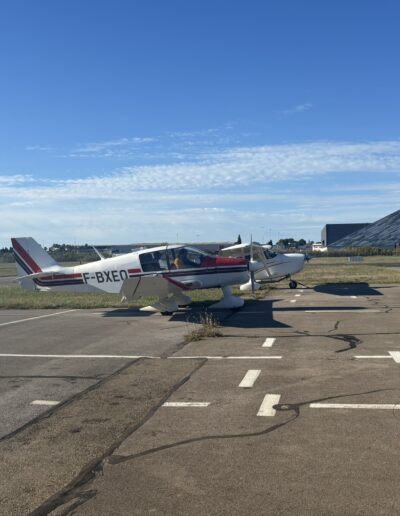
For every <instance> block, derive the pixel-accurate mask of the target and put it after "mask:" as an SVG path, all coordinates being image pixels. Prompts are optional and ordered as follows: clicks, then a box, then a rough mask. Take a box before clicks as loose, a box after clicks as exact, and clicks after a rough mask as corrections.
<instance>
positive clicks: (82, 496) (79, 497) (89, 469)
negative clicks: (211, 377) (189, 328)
mask: <svg viewBox="0 0 400 516" xmlns="http://www.w3.org/2000/svg"><path fill="white" fill-rule="evenodd" d="M140 360H142V359H139V360H138V361H137V362H139V361H140ZM206 362H207V360H206V359H204V360H202V361H201V362H200V363H199V364H198V365H197V366H195V367H194V368H193V370H192V371H191V372H190V373H189V374H187V375H186V376H185V377H184V378H182V379H181V380H180V381H179V382H177V383H176V384H175V385H173V386H172V388H171V389H170V390H169V391H168V392H167V393H166V395H165V396H164V397H163V398H162V399H161V401H160V402H159V403H157V404H156V405H155V406H154V407H152V408H151V409H150V410H149V411H148V413H147V414H146V415H145V416H144V417H143V418H142V419H141V420H140V421H139V422H138V423H137V424H136V425H134V426H133V427H132V428H130V429H128V430H127V431H125V432H124V434H123V435H122V436H121V437H120V438H119V439H118V440H117V441H115V442H114V443H113V444H112V445H111V446H110V447H109V448H108V449H107V450H106V451H105V452H104V453H103V454H102V455H101V457H97V458H96V459H94V460H92V461H91V462H90V463H89V464H87V465H86V466H85V467H84V468H83V469H82V470H81V472H80V473H79V474H78V476H76V477H75V478H74V479H73V480H72V481H71V482H70V483H69V484H68V485H67V486H65V487H64V488H63V489H61V490H60V491H59V492H58V493H56V494H55V495H53V496H52V497H50V498H49V499H48V500H46V501H45V502H44V503H42V504H41V505H40V506H39V507H38V508H36V509H35V510H34V511H32V512H31V513H30V516H45V515H47V514H49V513H51V512H52V511H54V510H55V509H57V508H59V507H61V506H62V505H65V504H67V503H70V502H73V501H74V500H75V499H76V501H75V502H74V503H73V504H72V505H70V506H69V507H67V508H66V510H65V511H64V512H60V511H59V512H58V514H60V515H61V516H67V515H68V514H71V511H72V510H74V509H76V508H77V507H78V506H80V505H82V504H84V503H86V502H87V501H88V500H90V499H91V498H93V497H94V496H96V494H97V491H96V490H92V491H79V490H80V489H81V488H82V487H83V486H86V485H87V484H88V483H90V482H91V481H92V480H94V479H95V478H96V476H97V475H99V474H101V473H102V472H103V468H104V465H105V462H106V459H107V458H108V457H109V456H110V455H112V453H113V452H114V451H115V450H116V449H117V448H118V447H119V446H120V445H121V443H122V442H123V441H125V440H126V439H127V438H128V437H129V436H131V435H132V434H134V433H135V432H136V431H137V430H138V429H139V428H141V427H142V426H143V425H144V424H145V423H146V422H147V421H148V420H149V419H151V418H152V417H153V415H154V414H155V413H156V411H157V410H158V409H159V408H160V407H161V406H162V405H163V404H164V403H165V402H166V401H167V399H168V398H170V397H171V396H172V395H173V394H174V392H176V391H177V390H178V389H180V388H181V387H182V385H184V384H185V383H186V382H187V381H189V380H190V379H191V378H192V376H193V375H194V374H195V373H196V372H197V371H198V370H199V369H201V368H202V367H203V366H204V364H206ZM130 365H131V364H130Z"/></svg>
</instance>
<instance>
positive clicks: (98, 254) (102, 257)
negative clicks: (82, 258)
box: [92, 245, 105, 260]
mask: <svg viewBox="0 0 400 516" xmlns="http://www.w3.org/2000/svg"><path fill="white" fill-rule="evenodd" d="M92 248H93V250H94V252H95V253H96V254H97V256H98V257H99V258H100V260H105V257H104V256H103V255H102V254H101V252H100V251H99V250H98V249H96V248H95V246H94V245H92Z"/></svg>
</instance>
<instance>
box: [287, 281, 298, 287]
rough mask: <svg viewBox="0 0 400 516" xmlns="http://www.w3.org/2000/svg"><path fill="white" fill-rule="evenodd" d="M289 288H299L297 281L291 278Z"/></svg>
mask: <svg viewBox="0 0 400 516" xmlns="http://www.w3.org/2000/svg"><path fill="white" fill-rule="evenodd" d="M289 288H292V289H293V288H297V281H294V280H291V281H290V282H289Z"/></svg>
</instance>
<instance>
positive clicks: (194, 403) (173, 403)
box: [163, 401, 210, 407]
mask: <svg viewBox="0 0 400 516" xmlns="http://www.w3.org/2000/svg"><path fill="white" fill-rule="evenodd" d="M209 404H210V403H209V402H208V401H166V402H165V403H163V407H208V406H209Z"/></svg>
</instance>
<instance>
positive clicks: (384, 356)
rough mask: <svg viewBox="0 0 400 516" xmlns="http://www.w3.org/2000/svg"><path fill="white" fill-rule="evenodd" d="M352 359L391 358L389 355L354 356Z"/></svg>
mask: <svg viewBox="0 0 400 516" xmlns="http://www.w3.org/2000/svg"><path fill="white" fill-rule="evenodd" d="M354 358H393V357H391V356H389V355H355V356H354Z"/></svg>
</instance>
